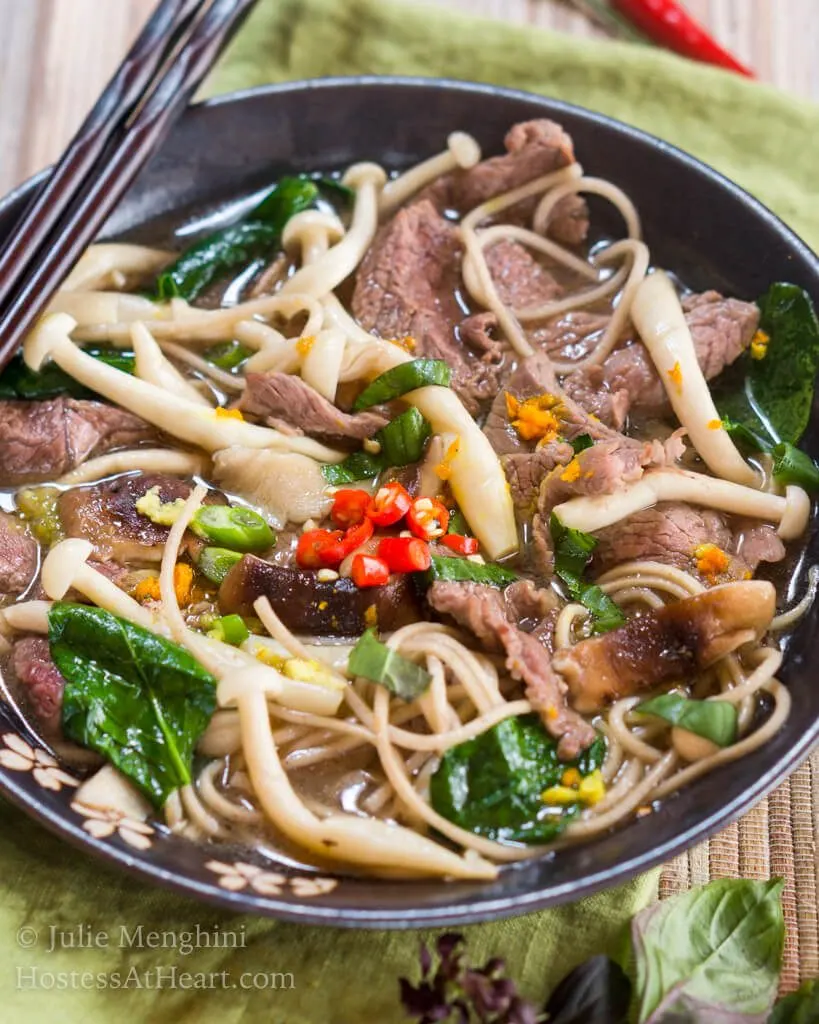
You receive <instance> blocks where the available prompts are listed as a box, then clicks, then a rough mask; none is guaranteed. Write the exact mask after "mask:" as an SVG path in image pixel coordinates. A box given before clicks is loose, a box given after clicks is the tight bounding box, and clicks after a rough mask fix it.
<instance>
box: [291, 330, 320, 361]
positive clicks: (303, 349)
mask: <svg viewBox="0 0 819 1024" xmlns="http://www.w3.org/2000/svg"><path fill="white" fill-rule="evenodd" d="M315 343H316V339H315V337H314V336H313V335H312V334H308V335H306V336H305V337H304V338H299V340H298V341H297V342H296V351H297V352H298V354H299V355H300V356H301V357H302V359H303V358H304V357H305V356H307V355H309V354H310V350H311V349H312V347H313V346H314V345H315Z"/></svg>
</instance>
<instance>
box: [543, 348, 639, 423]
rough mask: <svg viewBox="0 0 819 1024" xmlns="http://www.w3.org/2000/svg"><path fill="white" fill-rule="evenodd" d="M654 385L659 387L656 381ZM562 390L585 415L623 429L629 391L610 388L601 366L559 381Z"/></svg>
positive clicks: (627, 409)
mask: <svg viewBox="0 0 819 1024" xmlns="http://www.w3.org/2000/svg"><path fill="white" fill-rule="evenodd" d="M640 347H641V348H642V346H640ZM624 351H629V350H624ZM657 383H658V384H659V379H657ZM563 387H564V388H565V390H566V394H567V395H569V396H570V397H571V398H572V400H573V401H575V402H577V404H578V405H579V406H580V407H581V408H582V409H585V411H586V412H588V413H590V414H591V415H593V416H596V417H597V418H598V419H599V420H601V421H602V422H603V423H605V424H606V425H607V426H610V427H614V429H615V430H621V429H622V428H623V426H624V424H625V422H626V417H627V416H628V413H629V409H630V408H631V405H632V401H631V395H632V392H630V391H629V390H628V389H627V388H624V387H620V386H618V384H617V383H615V385H614V386H611V385H610V384H609V382H608V380H607V379H606V370H605V368H604V366H589V367H586V369H585V370H580V371H579V372H577V373H572V374H569V376H568V377H566V379H565V380H564V382H563Z"/></svg>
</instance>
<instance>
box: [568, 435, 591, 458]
mask: <svg viewBox="0 0 819 1024" xmlns="http://www.w3.org/2000/svg"><path fill="white" fill-rule="evenodd" d="M569 444H570V445H571V446H572V451H573V452H574V453H575V455H579V454H580V453H581V452H584V451H585V450H586V449H587V448H591V447H592V445H593V444H594V441H593V440H592V436H591V434H578V435H577V437H575V438H574V439H573V440H572V441H569Z"/></svg>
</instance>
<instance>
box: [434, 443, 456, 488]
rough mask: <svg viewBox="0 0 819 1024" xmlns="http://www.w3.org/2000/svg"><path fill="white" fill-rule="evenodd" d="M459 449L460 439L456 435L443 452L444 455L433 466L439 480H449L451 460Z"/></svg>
mask: <svg viewBox="0 0 819 1024" xmlns="http://www.w3.org/2000/svg"><path fill="white" fill-rule="evenodd" d="M460 450H461V439H460V437H456V438H455V440H454V441H453V442H452V444H450V445H449V447H448V448H447V450H446V451H445V452H444V457H443V458H442V459H441V461H440V462H439V463H438V465H437V466H436V467H435V472H436V474H437V475H438V477H439V478H440V479H441V480H449V478H450V477H451V476H452V460H453V459H454V458H455V456H456V455H457V454H458V452H459V451H460Z"/></svg>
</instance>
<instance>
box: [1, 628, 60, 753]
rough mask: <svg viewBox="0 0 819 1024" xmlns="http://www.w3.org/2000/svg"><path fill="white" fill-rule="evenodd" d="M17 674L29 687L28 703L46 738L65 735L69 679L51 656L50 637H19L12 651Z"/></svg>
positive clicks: (27, 687) (13, 664) (25, 686)
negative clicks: (63, 717)
mask: <svg viewBox="0 0 819 1024" xmlns="http://www.w3.org/2000/svg"><path fill="white" fill-rule="evenodd" d="M12 669H13V671H14V675H15V676H16V677H17V679H18V680H19V682H20V683H22V685H23V687H24V688H25V692H26V697H27V699H28V703H29V704H30V706H31V709H32V711H33V712H34V715H35V716H36V718H37V722H38V724H39V726H40V728H41V729H42V732H43V736H44V737H45V738H46V739H50V740H53V739H58V738H59V737H60V736H61V735H62V722H61V716H62V707H63V689H64V688H65V679H63V677H62V675H61V674H60V670H59V669H58V668H57V666H56V665H55V664H54V662H53V661H52V660H51V653H50V651H49V648H48V640H46V639H45V637H40V636H30V637H24V638H23V639H22V640H18V641H17V643H16V644H15V645H14V651H13V653H12Z"/></svg>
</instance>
